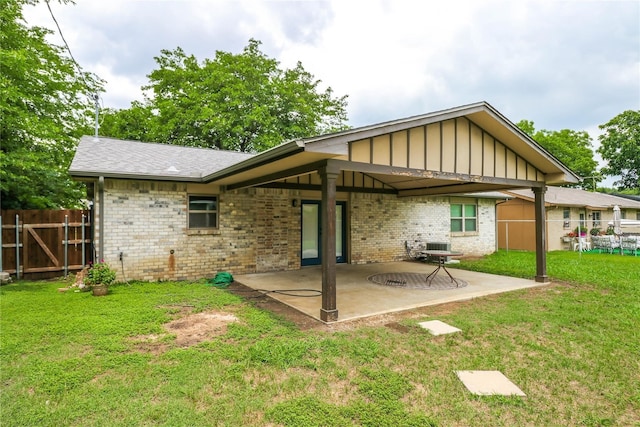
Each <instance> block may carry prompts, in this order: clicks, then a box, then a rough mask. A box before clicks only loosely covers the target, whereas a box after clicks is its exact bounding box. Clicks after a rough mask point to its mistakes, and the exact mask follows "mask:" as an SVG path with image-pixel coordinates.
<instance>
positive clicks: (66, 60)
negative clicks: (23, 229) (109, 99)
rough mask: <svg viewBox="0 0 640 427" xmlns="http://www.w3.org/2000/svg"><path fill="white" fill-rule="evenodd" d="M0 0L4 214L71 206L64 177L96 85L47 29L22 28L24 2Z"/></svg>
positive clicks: (74, 190)
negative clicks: (49, 37) (49, 39)
mask: <svg viewBox="0 0 640 427" xmlns="http://www.w3.org/2000/svg"><path fill="white" fill-rule="evenodd" d="M35 3H37V1H36V0H0V46H2V49H0V70H1V72H0V190H1V203H2V208H3V209H41V208H58V207H73V206H77V205H78V203H79V200H80V198H81V197H82V196H83V187H82V185H81V184H79V183H77V182H75V181H73V180H72V179H71V177H70V176H69V175H68V172H67V170H68V167H69V164H70V162H71V159H72V157H73V153H74V148H75V144H76V141H77V137H78V136H79V132H80V131H79V129H80V128H81V127H82V126H84V125H86V123H87V120H88V117H89V115H90V114H91V111H92V110H93V107H92V99H91V97H90V96H88V94H89V93H95V92H97V91H98V90H99V89H100V86H101V82H99V81H97V80H96V78H95V77H93V76H91V75H89V74H87V73H83V72H81V71H79V70H78V68H77V66H76V64H75V62H74V61H73V59H72V58H70V57H69V56H67V55H65V52H64V50H63V48H62V47H59V46H54V45H51V44H49V43H47V42H46V41H45V37H46V35H47V34H49V33H50V32H51V31H50V30H47V29H44V28H39V27H31V28H29V27H27V26H26V25H25V22H24V18H23V16H22V8H23V6H25V5H34V4H35Z"/></svg>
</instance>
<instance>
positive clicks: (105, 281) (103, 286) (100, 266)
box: [85, 261, 116, 296]
mask: <svg viewBox="0 0 640 427" xmlns="http://www.w3.org/2000/svg"><path fill="white" fill-rule="evenodd" d="M115 281H116V272H115V270H112V269H111V267H109V264H107V263H106V262H104V261H101V262H99V263H97V264H93V265H92V266H91V268H89V271H88V272H87V277H86V278H85V283H86V284H87V285H89V286H91V291H92V292H93V295H95V296H102V295H106V294H107V292H108V290H109V285H111V284H112V283H113V282H115Z"/></svg>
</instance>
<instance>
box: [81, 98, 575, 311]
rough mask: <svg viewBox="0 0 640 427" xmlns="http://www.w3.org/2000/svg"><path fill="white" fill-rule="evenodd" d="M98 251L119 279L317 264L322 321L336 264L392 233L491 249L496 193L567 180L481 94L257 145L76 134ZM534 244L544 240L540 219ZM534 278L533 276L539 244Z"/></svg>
mask: <svg viewBox="0 0 640 427" xmlns="http://www.w3.org/2000/svg"><path fill="white" fill-rule="evenodd" d="M70 173H71V175H72V176H73V177H75V178H76V179H79V180H83V181H85V182H87V183H88V184H89V189H90V190H89V195H90V197H91V198H92V200H93V203H94V205H93V210H94V216H95V219H94V223H95V236H94V241H95V242H96V249H97V254H98V257H99V258H100V259H104V260H105V261H107V262H109V263H112V264H119V263H120V262H121V260H120V257H122V263H123V264H124V266H125V267H126V275H127V278H129V279H131V278H136V279H142V280H158V279H160V280H169V279H194V278H201V277H211V276H212V275H213V274H215V272H217V271H229V272H231V273H235V274H240V273H252V272H267V271H280V270H295V269H299V268H301V266H303V265H310V264H319V265H321V266H322V273H323V274H322V277H323V279H322V281H323V283H322V289H323V302H322V307H323V308H322V311H321V318H322V319H323V320H326V321H331V320H336V319H337V308H336V307H335V283H336V268H335V267H336V263H341V262H345V263H353V264H358V263H369V262H386V261H395V260H400V259H403V258H404V257H405V250H404V241H406V240H411V239H416V238H420V239H423V240H427V241H445V242H449V243H450V245H451V249H452V250H457V251H460V252H464V253H465V254H469V255H482V254H487V253H491V252H493V251H494V250H495V248H496V225H495V222H496V221H495V219H496V218H495V199H491V198H482V197H469V196H468V194H470V193H474V194H475V193H477V192H483V191H497V190H504V189H511V188H532V189H533V191H534V192H535V194H536V196H535V199H536V218H541V219H544V191H545V188H546V185H548V184H562V183H574V182H578V178H577V177H576V176H575V174H573V173H572V172H571V171H570V170H568V169H567V168H566V167H565V166H563V165H562V164H561V163H560V162H559V161H558V160H556V159H555V158H553V157H552V156H551V155H550V154H549V153H547V152H546V151H545V150H544V149H542V148H541V147H540V146H539V145H538V144H537V143H536V142H535V141H533V140H532V139H531V138H529V137H528V136H527V135H526V134H524V133H523V132H521V131H520V130H519V129H518V128H517V127H516V126H515V125H513V124H512V123H511V122H510V121H508V120H507V119H506V118H505V117H504V116H502V115H501V114H500V113H499V112H498V111H497V110H495V109H494V108H493V107H492V106H490V105H489V104H487V103H485V102H480V103H476V104H471V105H466V106H462V107H457V108H452V109H449V110H444V111H438V112H434V113H428V114H424V115H420V116H414V117H409V118H405V119H400V120H395V121H391V122H385V123H380V124H374V125H370V126H365V127H361V128H356V129H350V130H347V131H343V132H339V133H334V134H329V135H321V136H317V137H313V138H305V139H300V140H294V141H290V142H286V143H283V144H281V145H279V146H277V147H275V148H272V149H270V150H267V151H265V152H262V153H259V154H253V155H252V154H246V153H235V152H226V151H219V150H210V149H198V148H189V147H179V146H172V145H161V144H148V143H141V142H135V141H121V140H114V139H108V138H94V137H83V138H82V139H81V141H80V144H79V145H78V148H77V151H76V154H75V157H74V160H73V162H72V164H71V166H70ZM538 225H539V227H541V230H542V231H541V232H540V233H537V235H536V236H537V239H539V240H540V241H539V242H538V246H537V247H538V248H544V246H545V244H544V238H545V234H544V221H543V220H542V221H540V222H539V224H538ZM536 280H538V281H546V259H545V254H544V250H539V251H538V258H537V275H536Z"/></svg>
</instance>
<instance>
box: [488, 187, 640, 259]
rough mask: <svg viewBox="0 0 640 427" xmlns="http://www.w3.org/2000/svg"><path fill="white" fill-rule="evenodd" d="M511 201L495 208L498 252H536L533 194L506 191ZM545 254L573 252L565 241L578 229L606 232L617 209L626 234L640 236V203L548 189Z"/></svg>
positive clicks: (579, 192)
mask: <svg viewBox="0 0 640 427" xmlns="http://www.w3.org/2000/svg"><path fill="white" fill-rule="evenodd" d="M503 193H504V194H506V195H509V196H512V197H513V199H511V200H508V201H506V202H503V203H500V204H498V205H497V216H498V246H499V248H501V249H521V250H535V213H534V194H533V192H532V191H530V190H509V191H503ZM545 202H546V219H547V239H546V240H547V250H550V251H555V250H561V249H572V246H571V242H566V241H565V240H566V239H564V237H565V236H566V235H567V234H568V233H569V232H571V231H575V230H576V228H577V227H578V226H581V227H585V228H586V229H587V234H588V235H587V237H589V235H590V234H589V233H590V232H591V230H592V229H593V228H596V229H597V230H599V231H601V232H606V230H607V227H608V224H609V222H611V221H612V220H613V208H614V206H616V205H617V206H619V207H620V211H621V214H622V218H623V223H624V225H623V227H622V231H623V232H624V233H625V234H634V233H635V234H640V222H637V220H640V201H635V200H631V199H627V198H623V197H618V196H613V195H610V194H605V193H594V192H589V191H584V190H580V189H577V188H564V187H551V186H550V187H548V188H547V192H546V194H545Z"/></svg>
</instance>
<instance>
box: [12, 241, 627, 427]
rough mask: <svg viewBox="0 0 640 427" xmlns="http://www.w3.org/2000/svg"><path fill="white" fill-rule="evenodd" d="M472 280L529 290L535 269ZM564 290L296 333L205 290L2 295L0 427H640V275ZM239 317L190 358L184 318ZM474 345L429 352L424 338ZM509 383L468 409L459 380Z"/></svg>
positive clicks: (598, 260)
mask: <svg viewBox="0 0 640 427" xmlns="http://www.w3.org/2000/svg"><path fill="white" fill-rule="evenodd" d="M461 268H467V269H473V270H478V271H485V272H491V273H498V274H507V275H514V276H520V277H533V275H534V274H535V256H534V254H532V253H527V252H513V251H512V252H509V253H505V252H499V253H497V254H494V255H492V256H489V257H487V258H484V259H481V260H478V261H464V262H462V263H461ZM548 272H549V275H550V276H551V277H552V278H553V279H555V280H558V281H562V282H560V283H554V284H553V285H550V286H546V287H541V288H535V289H531V290H526V291H518V292H512V293H508V294H503V295H499V296H492V297H487V298H482V299H476V300H473V301H469V302H465V303H458V304H453V305H448V306H440V307H433V308H429V309H423V310H422V311H421V313H424V316H422V317H420V318H418V319H415V318H413V319H407V320H403V321H402V325H401V326H403V327H395V328H390V327H385V326H376V327H374V326H361V327H357V328H353V329H348V330H344V331H340V332H329V331H325V330H311V331H299V330H297V329H296V328H295V326H294V325H291V324H289V323H288V322H286V321H284V320H283V319H280V318H278V317H276V316H274V315H272V314H270V313H268V312H264V311H261V310H259V309H258V308H255V307H254V306H252V305H251V302H250V301H244V300H243V299H242V298H240V297H237V296H235V295H232V294H230V293H229V292H227V291H224V290H220V289H216V288H213V287H209V286H206V285H205V284H204V283H203V282H200V283H172V282H164V283H132V284H131V285H117V286H114V287H112V289H111V291H110V294H109V295H107V296H105V297H93V296H92V295H90V293H76V292H73V291H69V292H65V293H61V292H58V291H57V288H59V287H61V286H64V285H65V283H64V282H20V283H16V284H10V285H5V286H2V287H1V288H0V309H1V311H0V315H1V319H0V320H1V323H0V328H1V329H0V339H1V340H0V341H1V351H0V357H1V359H0V362H1V371H0V380H1V381H2V394H1V397H0V411H1V412H0V425H2V426H36V425H37V426H119V425H121V426H132V425H145V426H149V425H166V426H210V425H228V426H241V425H250V426H251V425H253V426H263V425H290V426H352V425H363V426H428V425H439V426H451V425H460V426H465V425H478V426H488V425H491V426H500V425H503V426H525V425H530V426H542V425H544V426H547V425H558V426H560V425H562V426H566V425H579V426H604V425H617V426H633V425H636V426H638V425H640V257H631V256H624V257H622V256H619V255H608V254H582V255H580V254H578V253H575V252H552V253H549V254H548ZM187 310H191V312H193V313H197V312H204V311H212V310H216V311H219V312H223V313H229V314H233V315H235V316H236V317H237V318H238V319H239V320H238V321H237V322H233V323H230V324H228V326H227V329H226V330H222V331H221V332H223V333H220V334H218V335H217V336H215V337H213V338H211V339H209V340H206V341H204V342H202V343H200V344H198V345H195V346H191V347H181V346H180V345H178V344H177V343H176V341H175V337H174V336H172V335H171V334H167V331H166V330H165V329H164V327H163V325H164V324H166V323H167V322H169V321H171V320H174V319H176V318H177V317H178V316H179V314H180V313H183V314H184V313H185V312H186V311H187ZM435 318H437V319H439V320H442V321H445V322H447V323H449V324H452V325H454V326H456V327H458V328H460V329H462V331H463V332H462V333H458V334H453V335H448V336H440V337H433V336H431V335H430V334H428V333H427V332H426V331H424V330H422V329H421V328H419V327H417V325H416V324H417V322H419V321H423V320H428V319H435ZM471 369H479V370H499V371H501V372H503V373H504V374H505V375H506V376H507V377H508V378H509V379H511V380H512V381H513V382H514V383H516V385H518V386H519V387H520V388H521V389H522V390H523V391H524V392H525V393H526V394H527V396H526V397H524V398H517V397H478V396H474V395H471V394H470V393H469V392H468V391H467V390H466V389H465V388H464V386H463V385H462V384H461V383H460V381H459V380H458V378H457V377H456V375H455V371H457V370H471Z"/></svg>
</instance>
